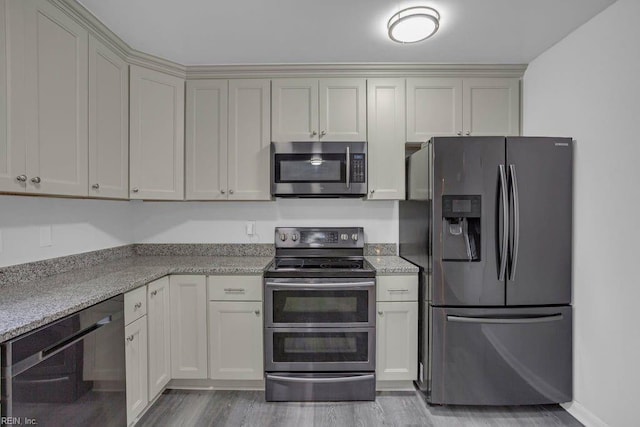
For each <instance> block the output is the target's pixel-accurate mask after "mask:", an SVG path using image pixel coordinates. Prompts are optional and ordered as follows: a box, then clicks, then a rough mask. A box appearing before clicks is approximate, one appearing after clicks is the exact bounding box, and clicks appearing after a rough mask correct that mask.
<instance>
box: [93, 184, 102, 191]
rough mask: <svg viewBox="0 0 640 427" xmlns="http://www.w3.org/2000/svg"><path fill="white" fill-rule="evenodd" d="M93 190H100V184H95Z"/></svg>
mask: <svg viewBox="0 0 640 427" xmlns="http://www.w3.org/2000/svg"><path fill="white" fill-rule="evenodd" d="M91 188H93V189H94V190H97V189H98V188H100V184H93V185H92V186H91Z"/></svg>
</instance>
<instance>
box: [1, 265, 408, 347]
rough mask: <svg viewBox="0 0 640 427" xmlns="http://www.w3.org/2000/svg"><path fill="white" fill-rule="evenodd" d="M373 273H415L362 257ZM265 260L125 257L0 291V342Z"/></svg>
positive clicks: (253, 269) (254, 270)
mask: <svg viewBox="0 0 640 427" xmlns="http://www.w3.org/2000/svg"><path fill="white" fill-rule="evenodd" d="M366 259H367V260H368V261H369V262H370V263H371V265H373V267H374V268H375V269H376V272H377V274H382V275H384V274H410V273H417V272H418V268H417V267H416V266H414V265H413V264H411V263H409V262H407V261H405V260H403V259H402V258H400V257H397V256H367V257H366ZM271 260H272V258H271V257H267V256H130V257H126V258H121V259H117V260H112V261H107V262H103V263H99V264H97V265H93V266H90V267H85V268H78V269H74V270H71V271H68V272H65V273H61V274H56V275H53V276H49V277H44V278H39V279H34V280H31V281H27V282H21V283H15V284H10V285H6V286H4V287H2V289H1V290H0V292H1V295H2V298H1V299H0V342H3V341H6V340H8V339H11V338H14V337H16V336H18V335H21V334H24V333H25V332H29V331H31V330H34V329H36V328H38V327H40V326H43V325H46V324H47V323H51V322H53V321H55V320H57V319H60V318H62V317H64V316H67V315H69V314H72V313H75V312H77V311H79V310H82V309H83V308H86V307H89V306H91V305H93V304H97V303H99V302H101V301H104V300H106V299H108V298H111V297H113V296H116V295H119V294H122V293H125V292H128V291H130V290H132V289H135V288H137V287H140V286H143V285H146V284H147V283H149V282H151V281H153V280H156V279H159V278H160V277H163V276H166V275H168V274H201V275H215V274H246V275H252V274H256V275H261V274H262V272H263V271H264V269H265V268H266V267H267V265H268V264H269V263H270V262H271Z"/></svg>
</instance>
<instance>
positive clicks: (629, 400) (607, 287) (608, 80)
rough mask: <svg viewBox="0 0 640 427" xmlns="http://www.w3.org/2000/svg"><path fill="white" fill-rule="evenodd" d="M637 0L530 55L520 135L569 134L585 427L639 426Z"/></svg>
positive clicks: (624, 1) (578, 379) (579, 389)
mask: <svg viewBox="0 0 640 427" xmlns="http://www.w3.org/2000/svg"><path fill="white" fill-rule="evenodd" d="M638 18H640V1H638V0H618V2H616V3H614V4H613V5H612V6H610V7H609V8H608V9H606V10H605V11H603V12H602V13H601V14H599V15H597V16H596V17H595V18H593V19H592V20H591V21H590V22H588V23H586V24H585V25H584V26H582V27H580V28H579V29H577V30H576V31H575V32H573V33H572V34H570V35H569V36H568V37H567V38H566V39H564V40H562V41H561V42H560V43H558V44H557V45H555V46H554V47H552V48H551V49H549V50H548V51H546V52H545V53H543V54H542V55H541V56H540V57H538V58H537V59H535V60H534V61H533V62H532V63H531V64H530V65H529V68H528V69H527V72H526V74H525V77H524V113H523V116H524V134H525V135H553V136H572V137H573V138H574V139H575V140H576V141H577V142H576V149H575V195H574V212H575V214H574V262H573V274H574V276H573V277H574V278H573V281H574V283H573V286H574V307H575V314H574V321H575V329H574V331H575V332H574V333H575V336H574V352H575V354H574V360H575V366H574V377H575V378H574V384H575V387H574V403H573V405H571V406H570V407H569V410H570V412H572V413H574V414H575V415H576V416H577V417H580V418H581V420H582V421H583V422H584V423H585V424H588V425H599V424H601V423H604V424H608V425H610V426H632V425H638V419H639V415H638V409H637V405H638V403H639V402H640V329H639V327H640V322H639V321H638V313H639V312H640V310H639V309H638V305H639V304H640V279H639V277H640V276H639V272H640V270H638V265H639V259H638V255H640V249H639V242H640V226H639V225H638V223H637V216H636V213H637V212H640V188H639V184H640V137H638V126H639V124H640V123H639V120H640V25H638Z"/></svg>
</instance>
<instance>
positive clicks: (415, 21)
mask: <svg viewBox="0 0 640 427" xmlns="http://www.w3.org/2000/svg"><path fill="white" fill-rule="evenodd" d="M439 26H440V14H439V13H438V11H437V10H435V9H433V8H431V7H427V6H414V7H408V8H406V9H402V10H401V11H400V12H398V13H396V14H395V15H393V16H392V17H391V19H389V22H388V23H387V30H388V31H389V38H390V39H391V40H393V41H394V42H398V43H417V42H420V41H422V40H426V39H428V38H429V37H431V36H432V35H434V34H435V33H436V31H438V27H439Z"/></svg>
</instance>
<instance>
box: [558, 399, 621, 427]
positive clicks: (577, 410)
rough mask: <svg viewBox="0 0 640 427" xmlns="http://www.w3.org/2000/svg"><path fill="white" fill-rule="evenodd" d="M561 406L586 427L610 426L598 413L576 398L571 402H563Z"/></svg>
mask: <svg viewBox="0 0 640 427" xmlns="http://www.w3.org/2000/svg"><path fill="white" fill-rule="evenodd" d="M560 406H562V407H563V408H564V410H565V411H567V412H568V413H569V414H571V415H572V416H573V418H575V419H576V420H578V421H580V422H581V423H582V424H584V425H585V426H586V427H609V425H608V424H607V423H605V422H604V421H602V420H601V419H600V418H598V416H597V415H595V414H594V413H593V412H591V411H590V410H588V409H587V408H586V407H584V406H583V405H582V404H580V403H579V402H576V401H575V400H574V401H573V402H569V403H561V404H560Z"/></svg>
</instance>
